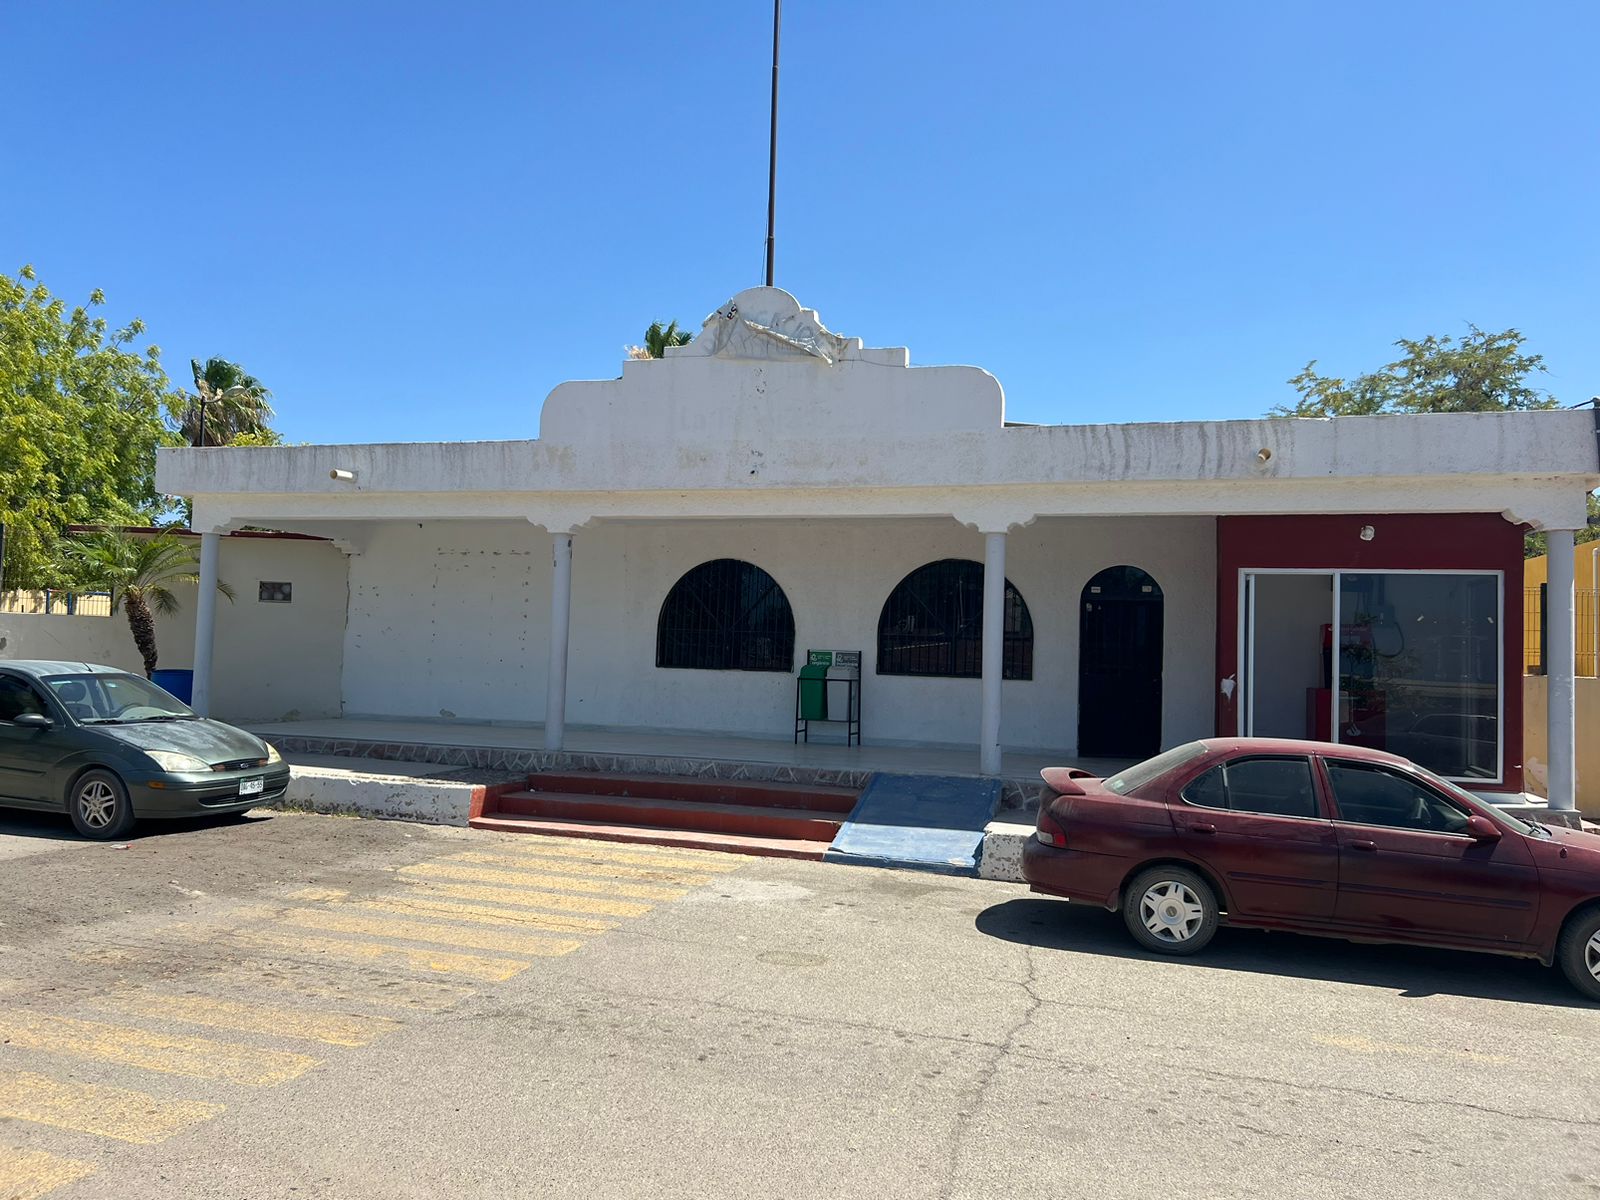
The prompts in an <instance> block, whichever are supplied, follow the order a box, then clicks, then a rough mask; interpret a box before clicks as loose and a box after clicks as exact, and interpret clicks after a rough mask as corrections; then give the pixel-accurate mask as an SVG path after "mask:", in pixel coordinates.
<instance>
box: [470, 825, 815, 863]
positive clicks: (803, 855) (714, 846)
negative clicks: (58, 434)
mask: <svg viewBox="0 0 1600 1200" xmlns="http://www.w3.org/2000/svg"><path fill="white" fill-rule="evenodd" d="M468 824H469V825H471V826H472V828H474V829H491V830H494V831H496V832H498V833H533V834H539V835H541V836H544V837H576V838H587V839H589V840H591V841H601V842H629V843H634V844H637V845H641V846H668V847H672V848H674V849H680V850H715V851H718V852H720V853H724V854H752V855H758V856H760V857H763V858H799V859H807V860H809V861H811V862H821V861H822V856H823V854H825V853H826V852H827V849H828V845H827V843H826V842H804V841H796V840H792V839H791V840H789V841H788V842H786V843H785V842H767V843H764V844H761V845H743V844H740V843H738V842H734V841H730V840H725V839H723V838H721V837H719V836H718V835H717V834H715V833H698V834H697V833H694V832H691V831H687V830H684V831H680V830H672V829H648V828H645V827H644V826H619V827H602V828H596V827H594V826H588V825H580V826H562V825H560V824H559V823H557V822H550V823H548V824H544V823H534V822H532V821H529V820H527V819H522V820H519V819H518V818H516V817H505V818H501V817H474V818H473V819H472V820H471V821H469V822H468Z"/></svg>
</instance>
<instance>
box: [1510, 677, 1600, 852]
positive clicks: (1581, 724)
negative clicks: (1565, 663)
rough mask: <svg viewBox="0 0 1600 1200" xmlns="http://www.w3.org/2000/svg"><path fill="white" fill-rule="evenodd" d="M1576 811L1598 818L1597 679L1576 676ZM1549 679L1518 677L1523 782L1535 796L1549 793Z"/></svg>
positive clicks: (1599, 696) (1599, 689)
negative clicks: (1520, 683)
mask: <svg viewBox="0 0 1600 1200" xmlns="http://www.w3.org/2000/svg"><path fill="white" fill-rule="evenodd" d="M1574 682H1575V683H1576V684H1577V690H1578V724H1577V730H1578V738H1577V741H1578V762H1577V768H1578V811H1579V812H1581V813H1582V814H1583V815H1584V816H1585V817H1587V818H1589V820H1591V821H1600V679H1596V678H1595V677H1593V676H1582V675H1581V676H1579V677H1578V678H1577V679H1576V680H1575V681H1574ZM1548 685H1549V681H1548V680H1547V679H1546V678H1545V677H1544V676H1543V675H1524V676H1523V677H1522V723H1523V751H1522V761H1523V772H1524V774H1523V786H1524V788H1525V789H1526V790H1527V791H1529V792H1531V793H1532V794H1533V795H1535V796H1549V794H1550V785H1549V771H1550V749H1549V747H1550V705H1549V699H1550V696H1549V690H1548Z"/></svg>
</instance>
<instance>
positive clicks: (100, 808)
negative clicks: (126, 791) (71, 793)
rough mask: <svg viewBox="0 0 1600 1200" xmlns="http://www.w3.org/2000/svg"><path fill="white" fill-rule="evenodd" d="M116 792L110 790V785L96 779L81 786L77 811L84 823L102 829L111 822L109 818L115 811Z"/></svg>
mask: <svg viewBox="0 0 1600 1200" xmlns="http://www.w3.org/2000/svg"><path fill="white" fill-rule="evenodd" d="M116 808H117V794H116V792H114V791H112V790H111V785H110V784H109V783H105V782H104V781H102V780H99V779H96V780H93V781H92V782H90V783H87V784H85V785H84V786H83V789H82V790H81V791H79V793H78V812H79V813H80V814H82V816H83V823H84V824H85V825H90V826H93V827H94V828H95V829H104V828H105V827H106V826H107V825H109V824H111V818H112V816H113V814H114V813H115V812H116Z"/></svg>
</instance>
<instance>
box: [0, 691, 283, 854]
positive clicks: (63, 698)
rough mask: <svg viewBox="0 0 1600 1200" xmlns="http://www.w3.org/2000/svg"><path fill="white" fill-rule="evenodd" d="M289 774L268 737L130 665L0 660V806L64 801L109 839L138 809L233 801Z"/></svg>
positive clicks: (219, 806) (254, 796)
mask: <svg viewBox="0 0 1600 1200" xmlns="http://www.w3.org/2000/svg"><path fill="white" fill-rule="evenodd" d="M288 784H289V766H288V764H287V763H285V762H284V761H283V758H282V756H281V755H279V754H278V752H277V751H276V750H274V749H273V748H272V747H271V746H269V745H268V744H267V743H266V742H264V741H262V740H261V739H260V738H258V737H256V736H255V735H254V734H252V733H246V732H245V731H244V730H242V729H236V728H234V727H233V726H232V725H224V724H223V723H222V722H221V721H211V720H207V719H206V718H204V717H202V716H200V715H199V714H198V713H196V712H195V711H194V710H193V709H191V708H190V707H189V706H188V705H187V704H185V703H183V701H181V700H179V699H178V698H177V697H175V696H173V695H171V694H170V693H168V692H165V691H163V690H162V689H161V688H158V687H157V686H156V685H155V684H153V683H151V682H150V681H149V680H147V679H144V678H141V677H140V676H138V675H130V674H128V673H127V672H126V671H119V670H117V669H116V668H115V667H102V666H96V665H95V664H93V663H81V662H79V663H74V662H40V661H28V660H17V661H11V662H4V661H0V806H5V807H11V808H30V809H37V810H40V811H43V812H65V813H67V814H68V815H69V816H71V818H72V823H73V825H75V826H76V827H77V830H78V832H79V833H81V834H83V836H84V837H88V838H96V839H101V840H109V839H113V838H119V837H122V836H124V835H126V834H127V832H128V830H130V829H131V828H132V827H133V823H134V821H135V820H136V819H137V818H140V817H192V816H198V815H201V814H204V813H230V812H242V811H243V810H244V809H247V808H251V807H253V806H254V805H257V804H260V803H262V802H263V801H266V800H272V799H275V798H276V797H278V796H281V795H283V792H284V789H285V788H286V787H287V786H288Z"/></svg>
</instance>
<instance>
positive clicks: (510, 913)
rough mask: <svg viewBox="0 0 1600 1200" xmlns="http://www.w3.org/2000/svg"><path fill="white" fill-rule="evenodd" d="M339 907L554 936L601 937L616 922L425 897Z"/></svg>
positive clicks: (349, 904)
mask: <svg viewBox="0 0 1600 1200" xmlns="http://www.w3.org/2000/svg"><path fill="white" fill-rule="evenodd" d="M342 907H345V908H359V909H361V910H362V911H364V912H381V913H398V914H400V915H402V916H413V917H438V918H452V919H454V920H457V921H476V922H477V923H479V924H480V925H505V926H508V927H511V928H515V929H543V930H548V931H553V932H556V933H604V932H605V931H606V930H608V929H615V928H616V927H617V922H615V921H602V920H600V919H599V918H597V917H572V916H567V915H565V914H557V913H537V912H528V911H526V910H524V911H522V912H518V911H516V910H515V909H508V908H491V907H489V906H488V905H486V904H457V903H454V902H453V901H450V900H434V899H430V898H429V897H427V896H402V897H400V898H398V899H395V900H352V901H350V902H349V903H348V904H346V905H343V906H342Z"/></svg>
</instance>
